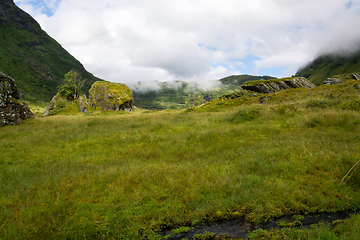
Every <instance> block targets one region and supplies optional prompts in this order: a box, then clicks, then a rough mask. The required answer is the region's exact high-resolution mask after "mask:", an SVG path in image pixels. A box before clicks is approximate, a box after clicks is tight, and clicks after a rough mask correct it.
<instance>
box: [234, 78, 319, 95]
mask: <svg viewBox="0 0 360 240" xmlns="http://www.w3.org/2000/svg"><path fill="white" fill-rule="evenodd" d="M241 87H242V88H243V89H245V90H249V91H254V92H258V93H273V92H276V91H280V90H285V89H291V88H301V87H305V88H313V87H315V85H314V84H313V83H311V82H309V81H308V80H307V79H306V78H304V77H296V78H292V79H284V80H283V81H281V79H280V81H271V80H270V81H267V82H263V83H259V84H249V85H242V86H241Z"/></svg>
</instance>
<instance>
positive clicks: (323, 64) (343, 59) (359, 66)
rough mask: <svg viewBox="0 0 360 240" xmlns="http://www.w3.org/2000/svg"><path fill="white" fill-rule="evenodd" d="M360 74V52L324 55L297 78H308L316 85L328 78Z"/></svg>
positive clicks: (298, 73)
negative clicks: (348, 54) (346, 54)
mask: <svg viewBox="0 0 360 240" xmlns="http://www.w3.org/2000/svg"><path fill="white" fill-rule="evenodd" d="M356 72H360V51H358V52H356V53H354V54H352V55H350V56H344V55H339V54H327V55H322V56H319V57H318V58H316V59H315V60H314V61H312V62H311V63H310V64H308V65H307V66H305V67H304V68H302V69H299V70H298V72H297V73H296V75H295V76H297V77H306V78H307V79H309V80H310V81H311V82H313V83H314V84H316V85H320V84H323V82H324V81H325V80H326V78H329V77H333V76H335V75H338V74H346V73H356Z"/></svg>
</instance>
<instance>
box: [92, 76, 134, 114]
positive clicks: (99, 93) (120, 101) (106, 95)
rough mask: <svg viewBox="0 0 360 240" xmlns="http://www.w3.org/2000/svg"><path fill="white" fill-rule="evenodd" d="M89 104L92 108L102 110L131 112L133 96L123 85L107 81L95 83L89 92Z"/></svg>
mask: <svg viewBox="0 0 360 240" xmlns="http://www.w3.org/2000/svg"><path fill="white" fill-rule="evenodd" d="M89 97H90V102H91V105H92V107H93V108H95V109H96V108H101V109H102V110H114V111H119V110H124V111H132V110H133V102H134V98H133V94H132V91H131V89H130V88H129V87H128V86H127V85H126V84H123V83H113V82H108V81H98V82H95V83H94V84H93V85H92V86H91V88H90V90H89Z"/></svg>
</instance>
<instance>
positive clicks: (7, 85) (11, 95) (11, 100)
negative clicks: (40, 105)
mask: <svg viewBox="0 0 360 240" xmlns="http://www.w3.org/2000/svg"><path fill="white" fill-rule="evenodd" d="M19 99H20V94H19V92H18V88H17V86H16V84H15V80H14V79H13V78H11V77H9V76H7V75H6V74H4V73H2V72H0V126H5V125H16V124H21V123H22V120H25V119H28V118H32V117H34V114H33V113H32V112H31V111H30V109H29V107H28V106H27V104H26V103H21V102H20V101H19Z"/></svg>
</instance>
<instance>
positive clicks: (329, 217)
mask: <svg viewBox="0 0 360 240" xmlns="http://www.w3.org/2000/svg"><path fill="white" fill-rule="evenodd" d="M295 216H299V215H291V216H284V217H281V218H278V219H276V220H273V221H271V222H268V223H265V224H253V223H250V222H248V221H246V220H245V218H237V219H231V220H227V221H222V222H212V223H201V224H198V225H196V226H195V227H194V229H192V230H190V231H189V232H186V233H180V234H176V235H172V236H171V237H169V238H167V239H171V240H175V239H183V238H188V239H192V237H193V236H194V235H195V234H199V233H204V232H213V233H216V235H219V234H220V233H226V234H227V235H229V236H230V237H232V238H238V239H239V238H240V239H248V236H247V233H248V232H252V231H254V230H257V229H264V230H267V229H271V228H281V227H280V226H279V225H278V222H285V223H293V222H294V221H296V217H295ZM302 216H303V219H301V220H299V221H300V222H301V224H302V225H300V226H298V227H300V228H306V227H309V226H310V225H312V224H316V223H320V222H323V223H329V224H331V223H332V222H333V221H335V220H343V219H347V218H349V217H350V214H349V213H348V212H345V211H343V212H336V213H319V214H309V215H302ZM167 234H171V230H169V231H165V232H164V236H165V235H167Z"/></svg>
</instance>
